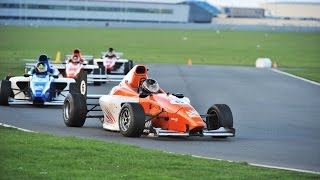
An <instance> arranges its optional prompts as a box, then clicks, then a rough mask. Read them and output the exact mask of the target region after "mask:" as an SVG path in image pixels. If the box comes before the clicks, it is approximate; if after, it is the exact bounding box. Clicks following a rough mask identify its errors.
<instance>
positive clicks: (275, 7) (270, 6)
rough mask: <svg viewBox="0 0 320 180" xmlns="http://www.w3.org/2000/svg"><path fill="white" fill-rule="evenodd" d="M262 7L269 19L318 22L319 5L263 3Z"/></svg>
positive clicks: (319, 18) (319, 15)
mask: <svg viewBox="0 0 320 180" xmlns="http://www.w3.org/2000/svg"><path fill="white" fill-rule="evenodd" d="M262 7H263V8H264V9H265V11H266V15H267V16H271V17H277V18H284V19H305V20H320V3H297V2H278V3H265V4H262Z"/></svg>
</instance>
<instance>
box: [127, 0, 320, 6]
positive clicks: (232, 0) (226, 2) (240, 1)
mask: <svg viewBox="0 0 320 180" xmlns="http://www.w3.org/2000/svg"><path fill="white" fill-rule="evenodd" d="M124 1H126V0H124ZM127 1H144V2H167V3H176V2H181V1H183V0H127ZM207 2H210V3H212V4H213V5H216V6H236V7H259V4H261V3H265V2H317V3H320V0H207Z"/></svg>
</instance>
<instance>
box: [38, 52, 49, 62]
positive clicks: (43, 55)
mask: <svg viewBox="0 0 320 180" xmlns="http://www.w3.org/2000/svg"><path fill="white" fill-rule="evenodd" d="M48 59H49V58H48V56H47V55H45V54H41V55H40V56H39V60H38V61H39V62H47V61H48Z"/></svg>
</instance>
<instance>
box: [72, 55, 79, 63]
mask: <svg viewBox="0 0 320 180" xmlns="http://www.w3.org/2000/svg"><path fill="white" fill-rule="evenodd" d="M80 61H81V60H80V57H79V56H73V57H72V59H71V62H72V63H74V64H77V63H80Z"/></svg>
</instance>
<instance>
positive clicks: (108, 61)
mask: <svg viewBox="0 0 320 180" xmlns="http://www.w3.org/2000/svg"><path fill="white" fill-rule="evenodd" d="M122 55H123V53H121V52H113V49H112V48H110V49H109V52H102V57H101V58H100V59H93V64H94V65H98V66H99V67H100V68H101V69H102V71H103V72H105V73H106V74H118V75H120V74H122V75H126V74H127V73H128V72H129V71H130V70H131V69H132V68H133V61H132V60H129V59H123V58H121V56H122Z"/></svg>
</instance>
